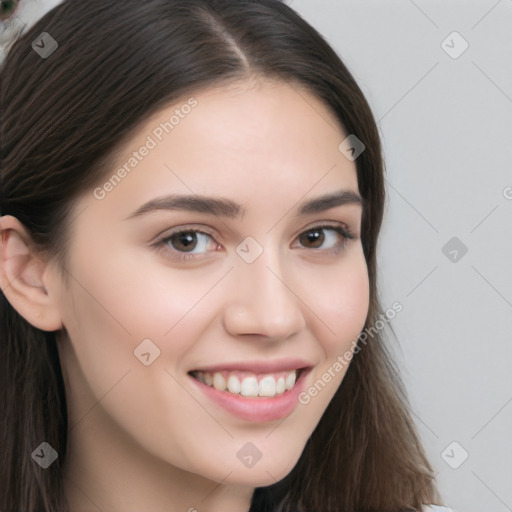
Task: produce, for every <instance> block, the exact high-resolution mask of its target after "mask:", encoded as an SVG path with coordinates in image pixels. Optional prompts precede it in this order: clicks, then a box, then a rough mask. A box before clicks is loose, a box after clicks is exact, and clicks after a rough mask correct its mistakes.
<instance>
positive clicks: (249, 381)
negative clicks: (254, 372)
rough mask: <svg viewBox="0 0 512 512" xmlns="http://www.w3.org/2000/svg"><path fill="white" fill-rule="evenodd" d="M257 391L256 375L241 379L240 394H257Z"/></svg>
mask: <svg viewBox="0 0 512 512" xmlns="http://www.w3.org/2000/svg"><path fill="white" fill-rule="evenodd" d="M258 391H259V388H258V379H257V378H256V377H246V378H245V379H242V383H241V385H240V394H241V395H242V396H258Z"/></svg>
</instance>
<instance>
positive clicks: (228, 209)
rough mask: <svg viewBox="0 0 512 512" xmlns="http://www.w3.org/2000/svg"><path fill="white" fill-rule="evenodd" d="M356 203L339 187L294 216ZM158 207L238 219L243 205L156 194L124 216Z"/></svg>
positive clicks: (355, 197)
mask: <svg viewBox="0 0 512 512" xmlns="http://www.w3.org/2000/svg"><path fill="white" fill-rule="evenodd" d="M345 204H359V205H361V206H364V199H363V198H362V197H361V196H360V195H359V194H358V193H357V192H354V191H352V190H338V191H336V192H332V193H330V194H325V195H323V196H319V197H315V198H314V199H310V200H309V201H306V202H303V203H301V204H300V205H299V208H298V211H297V213H296V215H297V216H300V215H307V214H311V213H318V212H323V211H325V210H329V209H330V208H335V207H336V206H342V205H345ZM158 210H186V211H190V212H200V213H209V214H212V215H215V216H219V217H228V218H232V219H234V218H237V217H242V216H243V215H244V214H245V208H244V207H243V206H242V205H241V204H238V203H236V202H234V201H232V200H231V199H227V198H223V197H208V196H199V195H179V194H171V195H168V196H163V197H157V198H155V199H152V200H151V201H148V202H147V203H145V204H143V205H142V206H140V207H139V208H137V210H135V211H134V212H133V213H132V214H130V215H129V216H128V217H126V219H125V220H127V219H132V218H134V217H140V216H141V215H144V214H146V213H150V212H154V211H158Z"/></svg>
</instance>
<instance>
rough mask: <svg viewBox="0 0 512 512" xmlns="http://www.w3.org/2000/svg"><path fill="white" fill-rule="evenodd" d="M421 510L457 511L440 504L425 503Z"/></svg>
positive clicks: (424, 511)
mask: <svg viewBox="0 0 512 512" xmlns="http://www.w3.org/2000/svg"><path fill="white" fill-rule="evenodd" d="M421 512H455V510H453V509H451V508H448V507H442V506H440V505H424V507H423V508H422V509H421Z"/></svg>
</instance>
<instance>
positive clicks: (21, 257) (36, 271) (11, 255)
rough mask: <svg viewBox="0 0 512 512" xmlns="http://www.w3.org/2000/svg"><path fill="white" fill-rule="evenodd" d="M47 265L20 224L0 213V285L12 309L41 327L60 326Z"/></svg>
mask: <svg viewBox="0 0 512 512" xmlns="http://www.w3.org/2000/svg"><path fill="white" fill-rule="evenodd" d="M50 270H51V269H50V267H49V265H48V264H47V263H46V262H45V261H44V259H43V258H42V257H41V255H40V254H39V253H38V251H36V248H35V246H34V244H33V243H32V241H31V237H30V235H29V233H28V232H27V230H26V229H25V227H24V226H23V224H21V223H20V222H19V221H18V219H16V218H15V217H13V216H12V215H4V216H3V217H0V286H1V288H2V292H3V293H4V295H5V296H6V298H7V300H8V301H9V302H10V303H11V305H12V306H13V308H14V309H16V311H17V312H18V313H19V314H20V315H21V316H22V317H23V318H24V319H25V320H26V321H27V322H29V323H30V324H32V325H33V326H34V327H37V328H38V329H41V330H43V331H50V332H51V331H57V330H59V329H61V328H62V319H61V316H60V310H59V308H58V304H57V302H56V297H55V295H56V292H57V290H56V289H52V288H51V286H50V285H52V284H54V281H53V280H52V279H50V277H49V276H50V274H51V272H50Z"/></svg>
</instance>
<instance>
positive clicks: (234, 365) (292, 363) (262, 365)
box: [193, 358, 313, 373]
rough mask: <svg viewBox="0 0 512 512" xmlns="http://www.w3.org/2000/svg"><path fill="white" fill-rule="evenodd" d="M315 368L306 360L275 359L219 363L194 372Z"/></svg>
mask: <svg viewBox="0 0 512 512" xmlns="http://www.w3.org/2000/svg"><path fill="white" fill-rule="evenodd" d="M311 366H313V364H311V363H310V362H309V361H306V360H304V359H297V358H293V359H292V358H289V359H274V360H271V361H268V360H267V361H261V360H255V361H232V362H229V363H219V364H214V365H209V366H203V367H201V368H194V370H193V371H204V372H209V373H214V372H221V371H224V370H225V371H233V370H240V371H246V372H254V373H273V372H284V371H290V370H298V369H300V368H309V367H311Z"/></svg>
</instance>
